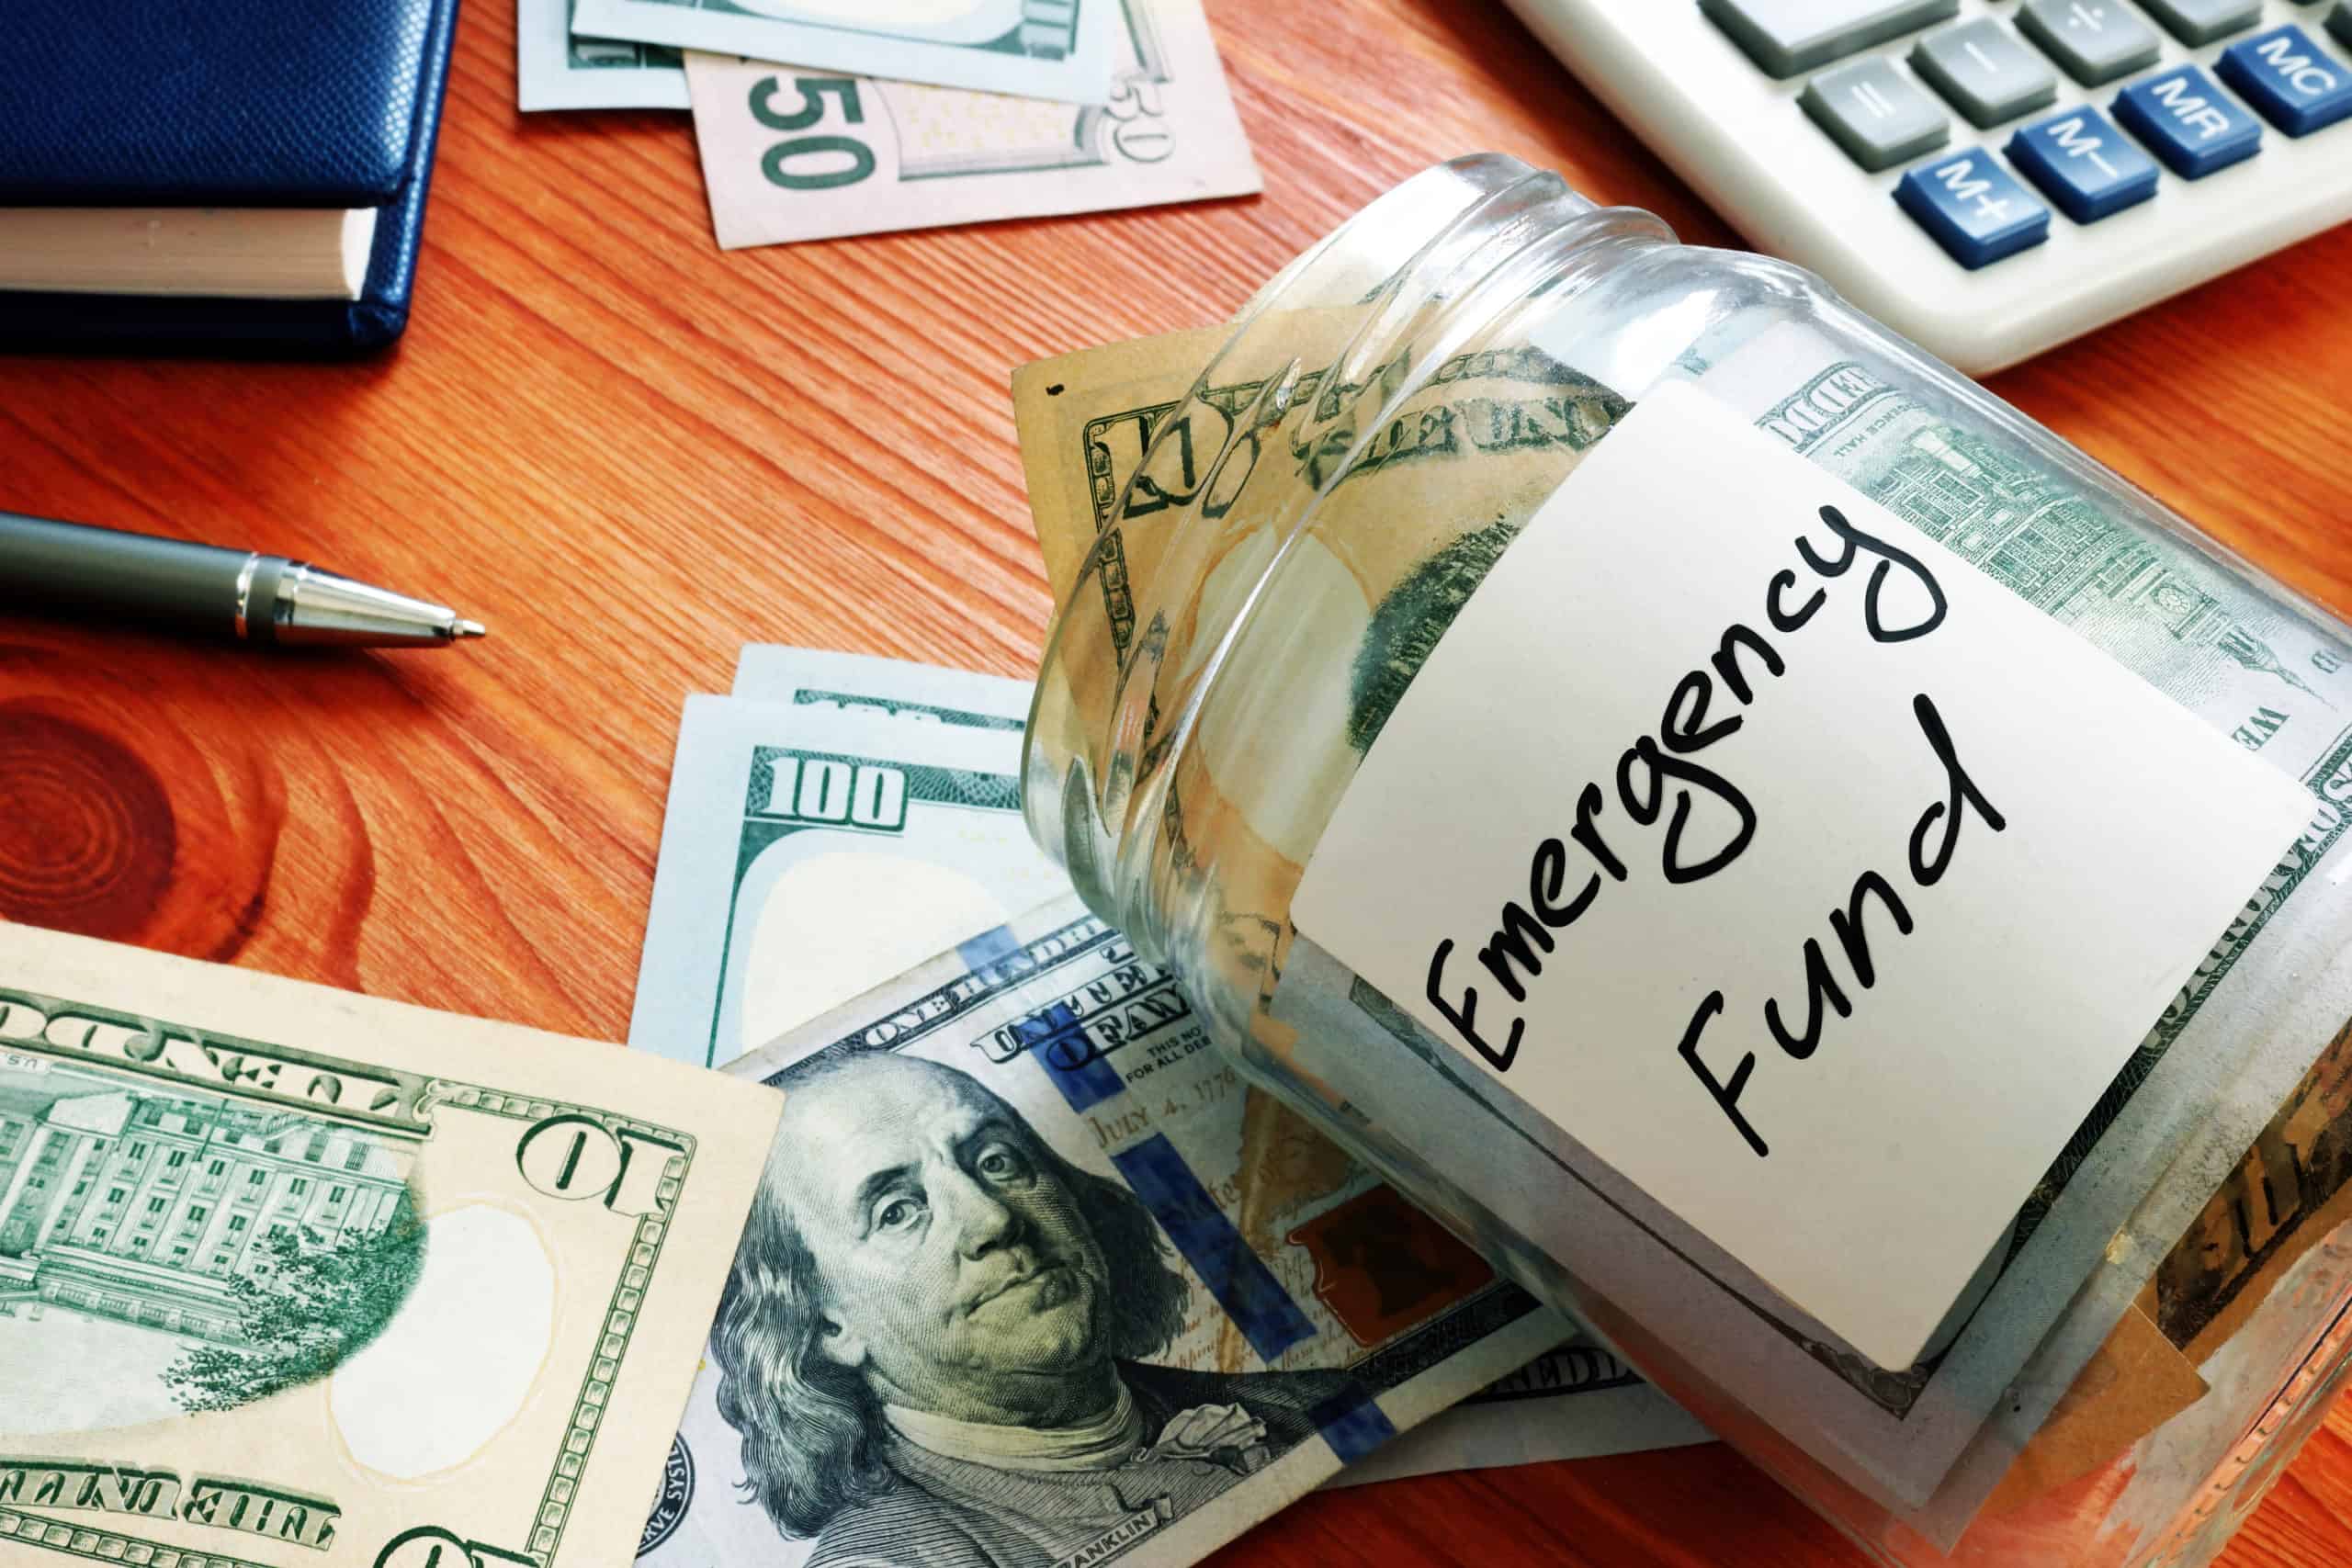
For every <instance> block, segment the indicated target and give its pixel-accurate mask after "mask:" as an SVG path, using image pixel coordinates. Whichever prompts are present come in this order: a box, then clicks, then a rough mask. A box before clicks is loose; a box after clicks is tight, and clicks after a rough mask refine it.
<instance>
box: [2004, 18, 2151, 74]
mask: <svg viewBox="0 0 2352 1568" xmlns="http://www.w3.org/2000/svg"><path fill="white" fill-rule="evenodd" d="M2018 27H2019V28H2023V29H2024V30H2025V36H2026V37H2028V38H2030V39H2032V40H2033V41H2034V42H2036V43H2038V44H2040V45H2041V47H2042V48H2043V49H2044V50H2046V51H2049V54H2050V58H2051V59H2052V60H2054V61H2056V62H2058V63H2059V64H2060V65H2062V66H2064V68H2065V71H2066V74H2067V75H2069V76H2072V77H2073V78H2074V79H2075V81H2077V82H2080V83H2081V84H2082V85H2084V86H2086V87H2098V86H2103V85H2106V84H2107V83H2109V82H2112V81H2114V80H2115V79H2116V78H2117V77H2119V76H2129V75H2131V73H2133V72H2134V71H2144V70H2146V69H2147V68H2148V67H2149V66H2151V65H2154V63H2155V62H2156V55H2157V53H2158V51H2160V49H2161V48H2162V45H2161V44H2159V43H2158V41H2157V39H2156V29H2155V28H2152V27H2150V26H2148V24H2147V23H2145V22H2143V21H2142V20H2141V19H2140V18H2139V17H2136V16H2134V15H2132V13H2131V12H2130V11H2128V10H2126V9H2124V7H2123V6H2122V4H2121V0H2026V4H2025V8H2024V9H2023V10H2021V11H2019V12H2018Z"/></svg>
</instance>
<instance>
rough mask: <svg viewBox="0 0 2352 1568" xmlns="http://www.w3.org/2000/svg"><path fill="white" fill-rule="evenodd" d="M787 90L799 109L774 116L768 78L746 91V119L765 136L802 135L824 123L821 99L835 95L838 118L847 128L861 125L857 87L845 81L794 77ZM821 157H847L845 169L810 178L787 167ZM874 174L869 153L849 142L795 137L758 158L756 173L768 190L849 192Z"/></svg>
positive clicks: (774, 86) (776, 86)
mask: <svg viewBox="0 0 2352 1568" xmlns="http://www.w3.org/2000/svg"><path fill="white" fill-rule="evenodd" d="M792 85H794V86H795V87H797V88H798V89H799V90H800V107H798V108H797V109H795V110H793V111H792V112H791V113H790V114H780V113H778V112H777V110H776V107H775V99H776V96H777V94H778V93H780V92H781V91H782V90H783V89H782V86H781V84H780V82H779V80H778V79H777V78H776V77H774V76H763V77H761V78H760V79H759V80H758V81H757V82H755V83H753V84H752V106H751V107H752V118H753V119H756V120H758V121H759V122H760V123H761V124H762V125H764V126H766V127H767V128H768V129H769V130H808V129H809V127H810V126H812V125H814V124H816V123H817V122H818V121H819V120H820V119H822V118H825V105H824V95H826V94H827V93H838V94H840V95H841V100H842V118H843V119H845V120H847V121H848V122H849V123H850V124H852V125H862V124H864V123H865V106H864V105H863V104H861V103H859V102H858V101H857V83H856V81H855V80H854V79H853V78H851V77H848V76H795V77H794V78H793V79H792ZM827 152H842V153H846V154H848V156H849V165H848V166H847V167H846V168H833V169H821V170H820V171H818V172H817V173H815V174H807V175H802V174H795V173H793V171H792V170H791V169H790V168H789V167H787V165H788V164H790V163H791V162H792V160H793V159H795V158H797V157H802V156H809V157H821V156H822V155H823V154H825V153H827ZM873 172H874V150H873V149H872V148H870V147H868V146H867V145H866V144H865V142H863V141H859V140H858V139H857V138H856V137H854V136H796V137H794V138H793V139H792V140H791V141H779V142H777V143H776V144H775V146H773V147H771V148H769V149H768V150H767V151H766V152H764V153H763V154H761V156H760V173H762V174H763V175H766V176H767V177H768V183H769V184H771V185H777V186H783V187H784V188H785V189H786V190H831V189H832V188H833V187H834V186H854V185H855V184H856V183H857V182H858V181H860V180H862V179H864V178H865V176H866V175H870V174H872V173H873Z"/></svg>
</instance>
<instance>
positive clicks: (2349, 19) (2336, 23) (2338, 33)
mask: <svg viewBox="0 0 2352 1568" xmlns="http://www.w3.org/2000/svg"><path fill="white" fill-rule="evenodd" d="M2327 30H2328V31H2329V32H2332V33H2334V34H2335V41H2336V42H2338V43H2340V44H2342V45H2343V46H2344V47H2345V48H2346V49H2352V0H2336V5H2335V10H2333V11H2330V12H2329V13H2328V14H2327Z"/></svg>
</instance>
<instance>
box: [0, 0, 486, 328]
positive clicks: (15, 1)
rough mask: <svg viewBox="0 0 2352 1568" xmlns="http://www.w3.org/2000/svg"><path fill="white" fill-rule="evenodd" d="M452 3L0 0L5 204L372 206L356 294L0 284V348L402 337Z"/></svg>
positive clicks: (1, 200) (0, 175)
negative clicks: (286, 295)
mask: <svg viewBox="0 0 2352 1568" xmlns="http://www.w3.org/2000/svg"><path fill="white" fill-rule="evenodd" d="M457 12H458V0H330V3H328V4H323V5H294V6H288V5H286V4H284V0H270V3H256V0H208V3H205V4H196V5H189V4H168V5H153V4H131V5H125V4H100V5H96V6H94V5H91V4H89V0H0V59H5V60H6V61H7V62H8V69H7V71H6V72H5V73H0V208H8V209H57V208H76V209H92V208H100V209H145V208H173V209H255V208H297V209H339V210H347V209H375V220H374V231H373V238H372V241H371V242H369V247H368V252H367V258H366V263H365V274H366V276H365V282H364V284H363V285H362V286H361V289H360V295H359V298H357V299H232V298H220V297H213V296H203V295H193V296H192V295H185V294H183V295H170V296H166V295H146V294H119V293H58V292H40V291H32V290H8V289H5V288H0V347H6V348H17V349H26V348H33V349H57V348H96V349H102V350H110V351H115V352H131V353H144V352H154V351H161V352H198V353H220V354H255V355H352V354H361V353H366V352H368V351H371V350H374V349H379V348H382V347H383V346H385V345H386V344H390V343H391V342H392V341H393V340H394V339H396V338H398V337H399V336H400V334H401V330H402V329H403V328H404V327H405V326H406V325H407V324H408V313H409V296H410V291H411V288H412V287H413V282H414V279H415V275H416V253H417V238H418V233H419V231H420V230H421V229H422V227H423V224H424V202H425V193H426V189H427V186H428V185H429V183H430V177H431V174H432V168H433V145H434V136H435V130H437V129H438V127H439V124H440V117H441V96H442V87H443V85H444V83H445V81H446V80H447V73H448V63H449V44H450V39H451V36H452V34H453V33H454V31H455V29H456V23H457ZM142 286H144V285H142Z"/></svg>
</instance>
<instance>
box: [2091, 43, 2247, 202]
mask: <svg viewBox="0 0 2352 1568" xmlns="http://www.w3.org/2000/svg"><path fill="white" fill-rule="evenodd" d="M2115 118H2117V119H2120V120H2121V121H2122V122H2123V128H2124V129H2125V130H2129V131H2130V132H2131V134H2132V135H2134V136H2136V137H2138V138H2139V139H2140V140H2141V141H2144V142H2146V143H2147V144H2148V147H2149V150H2150V151H2152V152H2154V153H2155V155H2156V156H2157V157H2159V158H2162V159H2163V160H2164V161H2165V163H2166V164H2169V165H2171V168H2172V172H2173V173H2174V174H2176V175H2180V176H2181V178H2183V179H2188V180H2201V179H2203V178H2204V177H2205V176H2206V175H2210V174H2211V173H2212V172H2213V171H2214V170H2216V169H2226V168H2228V167H2229V166H2230V165H2231V164H2236V163H2241V162H2243V161H2245V159H2248V158H2251V157H2253V156H2254V155H2255V153H2256V152H2259V151H2261V148H2262V127H2261V125H2260V124H2259V123H2257V122H2256V119H2255V118H2254V116H2252V115H2250V114H2248V113H2246V112H2245V110H2244V109H2242V108H2240V107H2237V105H2235V104H2233V103H2232V102H2231V101H2230V100H2229V98H2228V97H2227V96H2224V95H2223V93H2222V89H2221V88H2219V87H2216V86H2215V85H2213V82H2212V78H2211V77H2209V76H2207V75H2206V74H2205V73H2203V72H2202V71H2199V69H2197V67H2195V66H2194V65H2176V66H2174V67H2173V68H2172V69H2171V70H2169V71H2166V72H2165V73H2163V74H2161V75H2156V76H2151V77H2149V78H2148V79H2147V80H2146V81H2144V82H2134V83H2132V84H2131V85H2130V86H2128V87H2126V88H2124V89H2123V92H2122V94H2121V96H2119V97H2118V98H2117V99H2116V100H2115Z"/></svg>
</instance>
